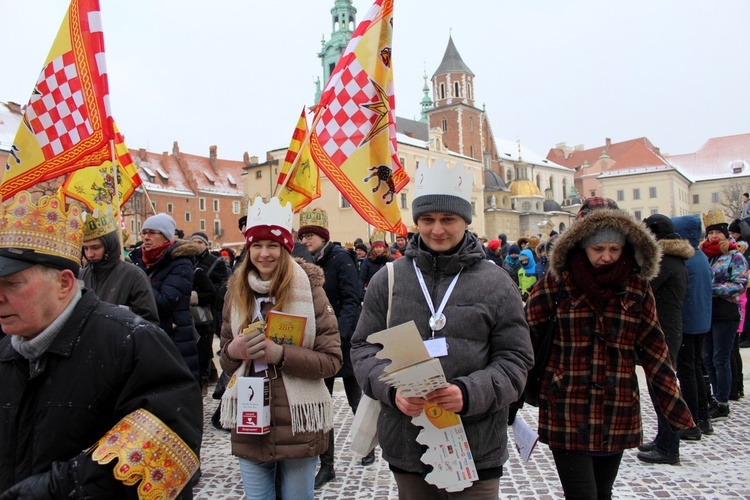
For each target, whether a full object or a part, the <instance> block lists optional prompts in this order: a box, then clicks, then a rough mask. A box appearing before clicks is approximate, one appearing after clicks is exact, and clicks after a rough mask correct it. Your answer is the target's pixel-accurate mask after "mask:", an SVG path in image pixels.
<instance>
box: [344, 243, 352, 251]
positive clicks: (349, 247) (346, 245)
mask: <svg viewBox="0 0 750 500" xmlns="http://www.w3.org/2000/svg"><path fill="white" fill-rule="evenodd" d="M344 248H348V249H349V250H354V243H352V242H351V241H347V242H346V243H344Z"/></svg>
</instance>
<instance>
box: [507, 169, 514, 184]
mask: <svg viewBox="0 0 750 500" xmlns="http://www.w3.org/2000/svg"><path fill="white" fill-rule="evenodd" d="M506 172H507V174H506V176H507V177H508V182H512V181H513V169H511V168H509V169H508V170H507V171H506Z"/></svg>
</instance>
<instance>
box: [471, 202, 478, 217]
mask: <svg viewBox="0 0 750 500" xmlns="http://www.w3.org/2000/svg"><path fill="white" fill-rule="evenodd" d="M476 214H477V202H476V201H472V202H471V215H476Z"/></svg>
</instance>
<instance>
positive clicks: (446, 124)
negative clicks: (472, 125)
mask: <svg viewBox="0 0 750 500" xmlns="http://www.w3.org/2000/svg"><path fill="white" fill-rule="evenodd" d="M441 125H442V127H443V132H447V131H448V120H446V119H445V118H443V121H442V122H441Z"/></svg>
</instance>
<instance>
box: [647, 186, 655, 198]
mask: <svg viewBox="0 0 750 500" xmlns="http://www.w3.org/2000/svg"><path fill="white" fill-rule="evenodd" d="M648 197H649V198H656V188H655V187H650V188H648Z"/></svg>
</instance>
